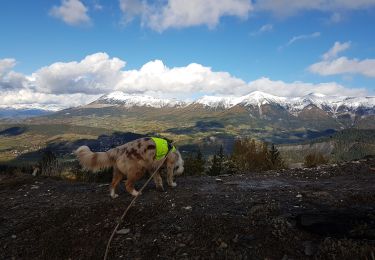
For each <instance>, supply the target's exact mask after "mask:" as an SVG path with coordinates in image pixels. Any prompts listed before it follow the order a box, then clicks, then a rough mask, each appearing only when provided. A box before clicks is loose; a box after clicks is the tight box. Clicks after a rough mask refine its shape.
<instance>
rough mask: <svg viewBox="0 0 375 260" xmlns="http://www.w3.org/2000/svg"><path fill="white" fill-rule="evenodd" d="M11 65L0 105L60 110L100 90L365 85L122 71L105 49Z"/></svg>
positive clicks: (158, 65)
mask: <svg viewBox="0 0 375 260" xmlns="http://www.w3.org/2000/svg"><path fill="white" fill-rule="evenodd" d="M15 63H16V61H15V60H13V59H7V60H5V59H4V60H0V73H2V75H4V76H2V78H1V82H3V81H5V80H4V78H6V79H10V78H12V79H14V80H13V81H11V80H7V81H6V82H7V84H8V85H7V87H5V88H4V87H3V88H2V91H1V98H0V107H4V106H12V107H19V108H20V107H23V108H26V107H34V108H41V107H45V108H49V109H61V108H66V107H70V106H78V105H83V104H87V103H90V102H91V101H93V100H95V99H96V98H98V97H99V96H100V95H102V94H107V93H109V92H112V91H118V90H119V91H124V92H127V93H138V94H147V95H153V96H155V97H162V98H171V97H173V98H179V99H191V98H192V97H193V96H199V95H234V96H235V95H244V94H248V93H250V92H252V91H255V90H260V91H264V92H268V93H271V94H274V95H279V96H302V95H306V94H308V93H310V92H319V93H323V94H326V95H337V94H340V95H353V96H361V95H365V94H366V93H367V92H366V90H365V89H349V88H345V87H344V86H342V85H339V84H337V83H335V82H329V83H321V84H312V83H304V82H292V83H287V82H283V81H274V80H271V79H269V78H266V77H263V78H260V79H257V80H254V81H251V82H245V81H244V80H242V79H240V78H237V77H235V76H233V75H231V74H230V73H228V72H225V71H214V70H212V68H210V67H206V66H203V65H201V64H197V63H191V64H189V65H187V66H183V67H173V68H169V67H167V66H166V65H165V64H164V63H163V62H162V61H160V60H154V61H150V62H147V63H146V64H144V65H143V66H142V67H141V68H140V69H137V70H125V69H124V67H125V64H126V63H125V61H123V60H121V59H119V58H115V57H114V58H111V57H109V56H108V55H107V54H106V53H95V54H92V55H88V56H86V57H85V58H84V59H82V60H81V61H72V62H57V63H53V64H51V65H49V66H46V67H43V68H41V69H39V70H37V71H35V72H34V73H32V74H31V76H25V75H23V74H20V73H17V72H14V71H13V70H12V69H13V67H14V65H15ZM373 67H375V66H373ZM16 79H18V80H16ZM1 82H0V84H2V83H1ZM20 82H21V84H20Z"/></svg>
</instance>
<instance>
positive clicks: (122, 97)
mask: <svg viewBox="0 0 375 260" xmlns="http://www.w3.org/2000/svg"><path fill="white" fill-rule="evenodd" d="M95 103H106V104H121V105H123V106H125V107H127V108H129V107H133V106H138V107H141V106H145V107H155V108H162V107H181V106H184V105H185V102H183V101H179V100H174V99H159V98H154V97H151V96H146V95H129V94H125V93H124V92H120V91H116V92H112V93H110V94H108V95H104V96H102V97H100V98H99V99H98V100H97V101H95Z"/></svg>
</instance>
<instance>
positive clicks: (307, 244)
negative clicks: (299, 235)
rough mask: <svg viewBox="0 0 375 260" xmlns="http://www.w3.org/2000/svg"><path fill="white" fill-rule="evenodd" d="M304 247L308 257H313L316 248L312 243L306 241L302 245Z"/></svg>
mask: <svg viewBox="0 0 375 260" xmlns="http://www.w3.org/2000/svg"><path fill="white" fill-rule="evenodd" d="M302 245H303V246H304V252H305V255H307V256H313V255H314V254H315V252H316V247H315V245H314V244H313V242H312V241H305V242H303V243H302Z"/></svg>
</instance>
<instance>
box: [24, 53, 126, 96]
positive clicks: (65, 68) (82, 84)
mask: <svg viewBox="0 0 375 260" xmlns="http://www.w3.org/2000/svg"><path fill="white" fill-rule="evenodd" d="M124 66H125V62H124V61H122V60H120V59H118V58H112V59H110V58H109V56H108V54H106V53H95V54H92V55H88V56H86V57H85V58H84V59H83V60H81V61H80V62H76V61H73V62H65V63H64V62H57V63H53V64H52V65H50V66H47V67H43V68H41V69H39V70H37V71H36V72H35V73H33V74H32V75H31V78H32V79H33V84H34V85H35V88H36V90H37V91H39V92H43V93H56V94H63V93H86V94H98V93H104V92H107V91H110V90H111V89H113V87H114V86H115V85H116V84H117V82H118V81H119V80H120V79H121V77H122V72H121V69H122V68H123V67H124Z"/></svg>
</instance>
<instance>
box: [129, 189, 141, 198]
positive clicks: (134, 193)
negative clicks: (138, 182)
mask: <svg viewBox="0 0 375 260" xmlns="http://www.w3.org/2000/svg"><path fill="white" fill-rule="evenodd" d="M131 195H133V196H134V197H135V196H138V195H141V193H139V192H138V191H136V190H133V191H132V192H131Z"/></svg>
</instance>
